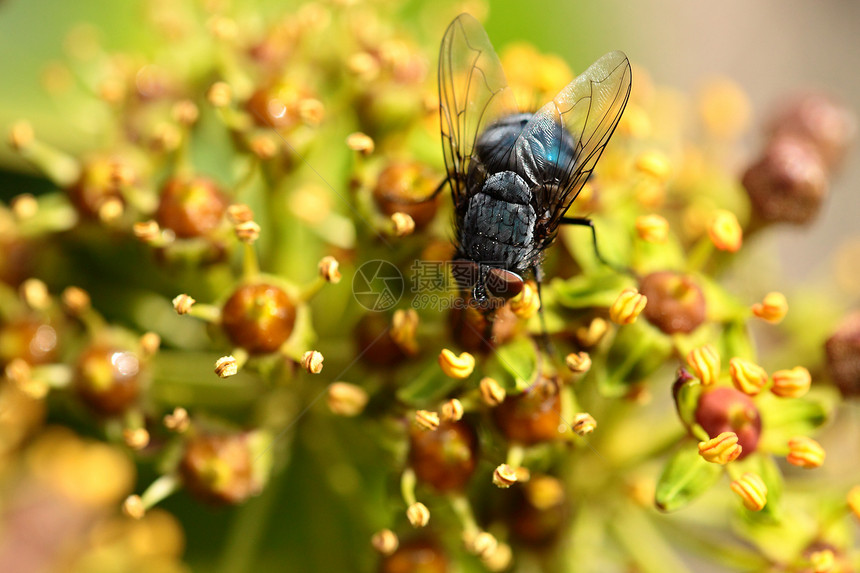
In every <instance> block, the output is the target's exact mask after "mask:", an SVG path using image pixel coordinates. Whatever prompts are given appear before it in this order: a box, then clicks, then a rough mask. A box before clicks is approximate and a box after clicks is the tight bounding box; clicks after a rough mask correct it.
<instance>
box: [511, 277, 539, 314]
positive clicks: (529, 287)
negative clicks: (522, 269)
mask: <svg viewBox="0 0 860 573" xmlns="http://www.w3.org/2000/svg"><path fill="white" fill-rule="evenodd" d="M511 310H512V311H514V314H515V315H517V317H518V318H522V319H528V318H531V317H533V316H534V315H535V314H537V312H538V310H540V297H538V294H537V287H536V286H535V284H534V283H533V282H531V281H527V282H525V283H523V290H522V291H520V293H519V294H518V295H517V296H515V297H514V298H512V299H511Z"/></svg>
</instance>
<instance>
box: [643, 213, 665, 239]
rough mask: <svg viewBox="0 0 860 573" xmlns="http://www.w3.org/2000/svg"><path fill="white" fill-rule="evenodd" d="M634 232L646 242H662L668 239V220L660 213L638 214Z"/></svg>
mask: <svg viewBox="0 0 860 573" xmlns="http://www.w3.org/2000/svg"><path fill="white" fill-rule="evenodd" d="M636 234H637V235H638V236H639V238H640V239H642V240H643V241H645V242H646V243H654V244H663V243H665V242H666V241H668V240H669V222H668V221H667V220H666V219H665V217H663V216H661V215H640V216H639V217H637V219H636Z"/></svg>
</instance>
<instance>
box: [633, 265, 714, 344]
mask: <svg viewBox="0 0 860 573" xmlns="http://www.w3.org/2000/svg"><path fill="white" fill-rule="evenodd" d="M639 290H640V292H641V293H642V295H643V296H644V297H646V298H647V300H648V304H647V306H645V310H644V313H645V318H646V319H648V322H650V323H651V324H653V325H654V326H656V327H657V328H659V329H660V330H662V331H663V332H665V333H666V334H675V333H679V332H680V333H684V334H687V333H690V332H692V331H694V330H695V329H696V328H698V327H699V325H701V324H702V323H703V322H704V321H705V306H706V305H705V296H704V294H703V293H702V289H700V288H699V286H698V285H697V284H696V282H695V280H694V279H693V277H691V276H689V275H684V274H680V273H675V272H673V271H660V272H656V273H651V274H649V275H646V276H645V277H643V278H642V280H641V281H640V283H639Z"/></svg>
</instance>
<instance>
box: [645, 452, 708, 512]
mask: <svg viewBox="0 0 860 573" xmlns="http://www.w3.org/2000/svg"><path fill="white" fill-rule="evenodd" d="M691 446H692V444H690V443H689V442H687V443H686V444H685V445H684V447H682V448H681V449H680V450H678V452H677V453H676V454H675V455H674V456H673V457H672V459H671V460H669V463H668V464H667V465H666V467H665V468H664V470H663V475H661V476H660V480H659V481H658V482H657V492H656V493H655V495H654V501H655V503H656V505H657V508H658V509H660V510H661V511H665V512H670V511H676V510H678V509H681V508H682V507H684V506H685V505H687V504H689V503H690V502H691V501H693V500H694V499H696V498H697V497H699V496H700V495H702V494H703V493H705V492H706V491H707V490H708V489H710V488H711V486H713V485H714V484H715V483H717V480H719V479H720V476H721V475H722V470H723V468H722V466H720V465H718V464H712V463H710V462H706V461H705V460H704V459H703V458H702V456H700V455H699V452H698V451H697V450H696V448H695V447H691Z"/></svg>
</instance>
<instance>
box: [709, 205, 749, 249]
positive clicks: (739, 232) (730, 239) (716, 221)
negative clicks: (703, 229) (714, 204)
mask: <svg viewBox="0 0 860 573" xmlns="http://www.w3.org/2000/svg"><path fill="white" fill-rule="evenodd" d="M708 236H709V237H710V238H711V242H713V243H714V246H715V247H717V248H718V249H720V250H721V251H728V252H730V253H735V252H737V251H738V250H739V249H740V248H741V244H743V229H741V224H740V223H739V222H738V218H737V217H736V216H735V215H734V213H732V212H730V211H725V210H719V211H717V213H716V215H714V218H713V219H711V224H710V225H709V226H708Z"/></svg>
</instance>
